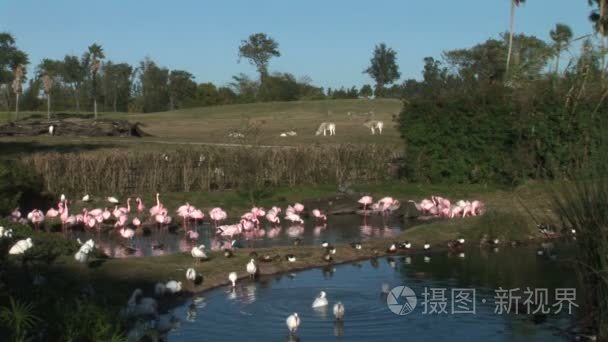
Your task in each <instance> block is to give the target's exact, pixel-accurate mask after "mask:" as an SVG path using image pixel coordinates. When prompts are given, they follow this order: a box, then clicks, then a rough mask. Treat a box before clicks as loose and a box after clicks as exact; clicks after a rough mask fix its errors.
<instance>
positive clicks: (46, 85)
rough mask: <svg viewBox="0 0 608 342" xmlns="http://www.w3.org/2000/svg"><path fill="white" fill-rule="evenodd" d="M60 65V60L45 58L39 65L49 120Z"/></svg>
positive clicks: (49, 118)
mask: <svg viewBox="0 0 608 342" xmlns="http://www.w3.org/2000/svg"><path fill="white" fill-rule="evenodd" d="M60 65H61V64H60V62H58V61H54V60H51V59H48V58H45V59H43V60H42V62H41V63H40V65H39V66H38V70H39V71H38V73H39V76H40V78H41V80H42V89H43V90H44V94H45V95H46V115H47V119H48V120H51V90H52V89H53V85H54V83H55V77H56V76H57V73H58V70H59V69H60Z"/></svg>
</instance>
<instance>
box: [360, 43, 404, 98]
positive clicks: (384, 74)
mask: <svg viewBox="0 0 608 342" xmlns="http://www.w3.org/2000/svg"><path fill="white" fill-rule="evenodd" d="M370 64H371V65H370V66H369V67H368V68H367V69H365V71H363V73H367V74H369V76H370V77H371V78H372V79H374V81H376V96H379V95H380V93H381V92H382V88H384V86H385V85H387V84H391V83H393V82H394V81H396V80H398V79H399V77H401V74H400V73H399V66H398V65H397V52H396V51H395V50H393V49H391V48H389V47H387V46H386V44H384V43H380V44H379V45H376V47H375V48H374V55H373V56H372V58H371V60H370Z"/></svg>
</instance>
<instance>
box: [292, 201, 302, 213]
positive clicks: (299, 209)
mask: <svg viewBox="0 0 608 342" xmlns="http://www.w3.org/2000/svg"><path fill="white" fill-rule="evenodd" d="M293 209H294V210H295V211H296V213H298V214H300V213H302V212H303V211H304V205H303V204H302V203H296V204H294V205H293Z"/></svg>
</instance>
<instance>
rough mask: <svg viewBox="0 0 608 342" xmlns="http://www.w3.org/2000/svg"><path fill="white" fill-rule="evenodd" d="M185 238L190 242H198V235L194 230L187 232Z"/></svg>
mask: <svg viewBox="0 0 608 342" xmlns="http://www.w3.org/2000/svg"><path fill="white" fill-rule="evenodd" d="M186 236H187V237H188V239H190V240H192V241H196V240H198V236H199V234H198V232H197V231H194V230H189V231H188V232H187V233H186Z"/></svg>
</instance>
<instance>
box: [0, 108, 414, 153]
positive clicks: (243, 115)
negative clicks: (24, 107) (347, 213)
mask: <svg viewBox="0 0 608 342" xmlns="http://www.w3.org/2000/svg"><path fill="white" fill-rule="evenodd" d="M400 110H401V102H400V101H399V100H394V99H376V100H323V101H294V102H271V103H252V104H242V105H227V106H214V107H202V108H189V109H182V110H176V111H171V112H161V113H149V114H125V113H101V114H100V117H101V118H108V119H112V118H120V119H127V120H129V121H131V122H140V123H141V124H142V129H143V130H144V131H146V132H148V133H150V134H152V135H153V136H154V137H152V138H145V139H137V141H139V142H159V143H192V142H194V143H227V144H243V143H247V144H251V143H255V144H261V145H274V146H276V145H278V146H284V145H308V144H315V143H332V144H333V143H356V144H366V143H390V144H399V145H400V146H402V141H401V139H400V137H399V134H398V132H397V130H396V129H395V128H394V125H393V121H392V118H393V115H396V114H398V113H399V112H400ZM370 111H374V117H373V119H375V120H382V121H384V122H385V126H384V127H385V131H384V132H383V134H382V135H381V136H379V135H376V136H372V135H371V131H370V130H369V128H366V127H364V126H363V122H364V121H365V120H366V119H370V118H371V117H369V116H362V115H361V116H359V115H351V116H349V115H347V113H348V112H352V113H368V112H370ZM31 114H35V115H41V116H42V118H46V113H44V114H41V113H22V114H21V115H20V116H21V117H24V116H26V115H31ZM10 115H11V113H0V122H8V120H9V119H10V117H11V116H10ZM323 121H332V122H334V123H336V136H335V137H325V138H324V137H317V136H315V131H316V129H317V127H318V126H319V124H320V123H321V122H323ZM290 130H293V131H296V132H297V134H298V135H297V136H295V137H288V138H281V137H280V136H279V135H280V133H281V132H285V131H290ZM231 131H239V132H242V133H243V134H244V135H245V137H244V138H242V139H239V138H231V137H229V136H228V133H229V132H231ZM49 138H52V139H49ZM129 140H133V139H129ZM0 141H12V142H17V143H25V142H32V141H33V142H37V143H40V144H43V145H45V144H51V145H52V144H61V145H65V144H68V145H69V144H79V143H84V144H89V143H91V139H86V140H85V139H77V138H74V137H71V138H65V137H39V138H2V139H0ZM94 141H95V143H99V144H101V145H103V144H115V143H118V144H120V141H121V139H116V138H107V139H94ZM146 145H149V144H136V145H132V144H128V145H123V146H125V147H127V146H128V148H136V149H140V148H143V149H146V148H147V146H146Z"/></svg>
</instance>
